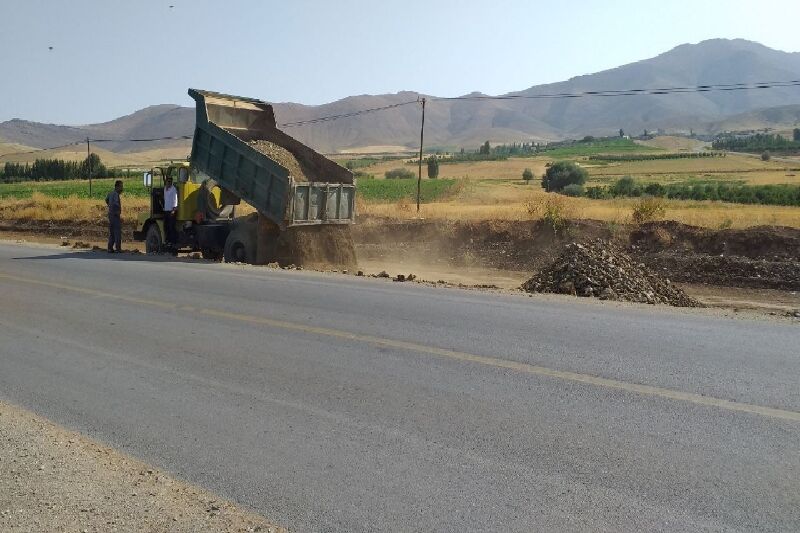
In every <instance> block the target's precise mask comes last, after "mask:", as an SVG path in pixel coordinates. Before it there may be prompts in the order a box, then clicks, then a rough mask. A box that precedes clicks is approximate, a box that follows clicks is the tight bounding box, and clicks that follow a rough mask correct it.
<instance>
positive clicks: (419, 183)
mask: <svg viewBox="0 0 800 533" xmlns="http://www.w3.org/2000/svg"><path fill="white" fill-rule="evenodd" d="M424 140H425V99H424V98H423V99H422V124H421V125H420V128H419V171H418V173H417V213H418V214H419V196H420V192H421V190H422V146H423V143H424Z"/></svg>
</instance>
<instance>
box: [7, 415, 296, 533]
mask: <svg viewBox="0 0 800 533" xmlns="http://www.w3.org/2000/svg"><path fill="white" fill-rule="evenodd" d="M0 530H2V531H86V532H90V531H131V532H133V531H137V532H139V531H172V532H181V531H187V532H188V531H225V532H240V531H242V532H243V531H262V532H270V533H278V532H283V531H285V530H284V529H282V528H279V527H276V526H274V525H272V524H270V523H269V522H268V521H267V520H266V519H265V518H263V517H261V516H259V515H257V514H255V513H252V512H250V511H246V510H244V509H241V508H239V507H238V506H236V505H235V504H233V503H231V502H229V501H226V500H224V499H222V498H219V497H217V496H215V495H214V494H212V493H210V492H208V491H206V490H203V489H201V488H198V487H194V486H191V485H188V484H186V483H184V482H182V481H179V480H176V479H174V478H173V477H171V476H170V475H168V474H165V473H164V472H161V471H159V470H157V469H155V468H154V467H152V466H149V465H147V464H145V463H143V462H142V461H139V460H137V459H133V458H131V457H128V456H126V455H124V454H122V453H120V452H118V451H116V450H114V449H112V448H109V447H108V446H105V445H103V444H100V443H98V442H96V441H93V440H91V439H89V438H87V437H85V436H83V435H81V434H79V433H77V432H74V431H70V430H67V429H65V428H62V427H60V426H58V425H56V424H54V423H52V422H50V421H49V420H47V419H44V418H42V417H40V416H38V415H35V414H34V413H31V412H30V411H27V410H25V409H22V408H19V407H16V406H13V405H10V404H8V403H5V402H2V401H0Z"/></svg>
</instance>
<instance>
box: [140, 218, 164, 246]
mask: <svg viewBox="0 0 800 533" xmlns="http://www.w3.org/2000/svg"><path fill="white" fill-rule="evenodd" d="M144 249H145V251H146V252H147V253H148V254H160V253H161V252H162V251H164V240H163V239H162V238H161V228H159V227H158V224H156V223H153V224H150V226H148V228H147V235H146V237H145V238H144Z"/></svg>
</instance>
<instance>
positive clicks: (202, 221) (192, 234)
mask: <svg viewBox="0 0 800 533" xmlns="http://www.w3.org/2000/svg"><path fill="white" fill-rule="evenodd" d="M168 177H171V178H172V183H173V184H174V185H175V187H176V189H177V191H178V211H177V214H176V216H175V233H174V234H175V235H176V236H177V242H176V243H172V245H171V246H170V247H169V249H168V248H167V246H166V244H165V235H166V231H165V229H164V183H165V181H166V179H167V178H168ZM143 179H144V185H145V187H146V188H147V189H148V191H149V193H150V194H149V196H150V209H149V210H148V211H147V212H145V213H141V214H140V215H139V217H138V220H137V223H136V229H135V230H134V232H133V237H134V240H138V241H144V243H145V249H146V251H147V253H162V252H170V253H173V254H177V253H178V252H201V253H202V255H203V257H204V258H207V259H219V258H221V257H222V255H223V252H224V249H225V241H226V239H227V237H228V234H229V233H230V230H231V224H232V223H233V219H234V206H235V205H236V204H238V203H239V202H238V200H237V199H236V198H231V197H230V196H231V195H226V194H224V193H223V191H222V190H221V189H220V187H219V186H217V185H216V183H214V181H213V180H212V179H211V178H209V177H208V176H206V175H204V174H202V173H201V172H197V171H195V170H193V169H192V168H191V167H190V165H189V163H186V162H181V163H174V164H170V165H168V166H165V167H154V168H153V169H151V170H150V171H149V172H146V173H145V174H144V176H143Z"/></svg>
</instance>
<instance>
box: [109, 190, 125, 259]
mask: <svg viewBox="0 0 800 533" xmlns="http://www.w3.org/2000/svg"><path fill="white" fill-rule="evenodd" d="M120 194H122V180H117V181H115V182H114V190H113V191H111V192H110V193H108V194H107V195H106V205H107V206H108V253H110V254H113V253H120V252H122V202H121V201H120V197H119V195H120Z"/></svg>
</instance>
